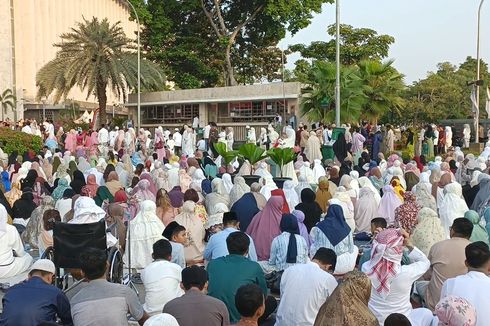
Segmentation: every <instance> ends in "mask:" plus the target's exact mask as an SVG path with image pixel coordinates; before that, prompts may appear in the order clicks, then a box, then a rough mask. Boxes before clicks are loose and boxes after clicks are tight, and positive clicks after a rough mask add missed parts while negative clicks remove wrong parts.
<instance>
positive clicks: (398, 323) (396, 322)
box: [383, 313, 412, 326]
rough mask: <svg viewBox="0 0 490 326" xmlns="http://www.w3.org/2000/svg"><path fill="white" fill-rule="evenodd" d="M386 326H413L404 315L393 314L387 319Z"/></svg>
mask: <svg viewBox="0 0 490 326" xmlns="http://www.w3.org/2000/svg"><path fill="white" fill-rule="evenodd" d="M383 325H384V326H412V323H411V322H410V320H409V319H408V318H407V317H406V316H405V315H404V314H399V313H393V314H391V315H389V316H388V317H386V319H385V322H384V324H383Z"/></svg>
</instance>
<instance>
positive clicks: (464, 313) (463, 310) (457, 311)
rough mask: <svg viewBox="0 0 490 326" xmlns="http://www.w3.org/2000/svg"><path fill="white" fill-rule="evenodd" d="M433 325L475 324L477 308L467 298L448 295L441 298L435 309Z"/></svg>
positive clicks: (455, 325) (461, 325) (462, 325)
mask: <svg viewBox="0 0 490 326" xmlns="http://www.w3.org/2000/svg"><path fill="white" fill-rule="evenodd" d="M434 315H435V317H434V321H433V322H432V325H438V326H475V325H476V322H477V320H476V316H477V312H476V309H475V307H474V306H473V305H471V303H469V302H468V301H467V300H466V299H463V298H460V297H456V296H452V295H450V296H447V297H444V298H442V299H441V301H439V303H438V304H437V305H436V308H435V310H434Z"/></svg>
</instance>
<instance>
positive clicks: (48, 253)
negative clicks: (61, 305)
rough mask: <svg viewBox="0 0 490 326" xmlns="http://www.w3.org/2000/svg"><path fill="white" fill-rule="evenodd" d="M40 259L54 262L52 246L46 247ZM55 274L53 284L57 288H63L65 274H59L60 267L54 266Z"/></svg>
mask: <svg viewBox="0 0 490 326" xmlns="http://www.w3.org/2000/svg"><path fill="white" fill-rule="evenodd" d="M41 259H49V260H51V261H52V262H53V263H54V247H52V246H50V247H48V248H46V250H45V251H44V252H43V254H42V256H41ZM55 267H56V276H55V278H54V279H53V285H56V286H57V287H58V288H60V289H63V283H64V282H65V280H64V279H65V276H64V275H60V269H59V268H58V266H56V265H55Z"/></svg>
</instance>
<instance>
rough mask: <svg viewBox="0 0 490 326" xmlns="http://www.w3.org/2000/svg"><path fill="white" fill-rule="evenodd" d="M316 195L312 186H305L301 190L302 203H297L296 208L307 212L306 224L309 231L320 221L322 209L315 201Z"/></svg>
mask: <svg viewBox="0 0 490 326" xmlns="http://www.w3.org/2000/svg"><path fill="white" fill-rule="evenodd" d="M315 198H316V195H315V193H314V192H313V190H311V189H310V188H305V189H303V190H302V191H301V203H299V204H298V205H296V207H295V209H297V210H299V211H302V212H303V213H304V214H305V221H304V223H305V226H306V229H307V230H308V232H310V231H311V228H312V227H314V226H315V225H316V223H318V221H320V216H321V215H322V213H323V212H322V209H321V208H320V205H318V203H317V202H316V201H315Z"/></svg>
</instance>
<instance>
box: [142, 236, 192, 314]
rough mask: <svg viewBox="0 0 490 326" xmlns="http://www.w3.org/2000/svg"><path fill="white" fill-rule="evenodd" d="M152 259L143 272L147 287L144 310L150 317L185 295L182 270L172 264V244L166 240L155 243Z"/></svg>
mask: <svg viewBox="0 0 490 326" xmlns="http://www.w3.org/2000/svg"><path fill="white" fill-rule="evenodd" d="M152 257H153V259H154V260H153V262H152V263H150V264H149V265H148V266H146V267H145V269H144V270H143V271H142V272H141V280H142V281H143V285H144V286H145V303H144V304H143V308H144V309H145V311H146V312H147V313H148V314H149V315H154V314H156V313H159V312H161V311H162V309H163V307H164V306H165V304H166V303H167V302H169V301H170V300H172V299H175V298H177V297H180V296H181V295H182V294H184V292H183V291H182V289H181V288H180V282H181V273H182V268H181V267H180V266H179V265H177V264H174V263H171V262H170V260H171V259H172V245H171V244H170V242H169V241H168V240H164V239H161V240H158V241H157V242H155V243H154V244H153V254H152Z"/></svg>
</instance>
